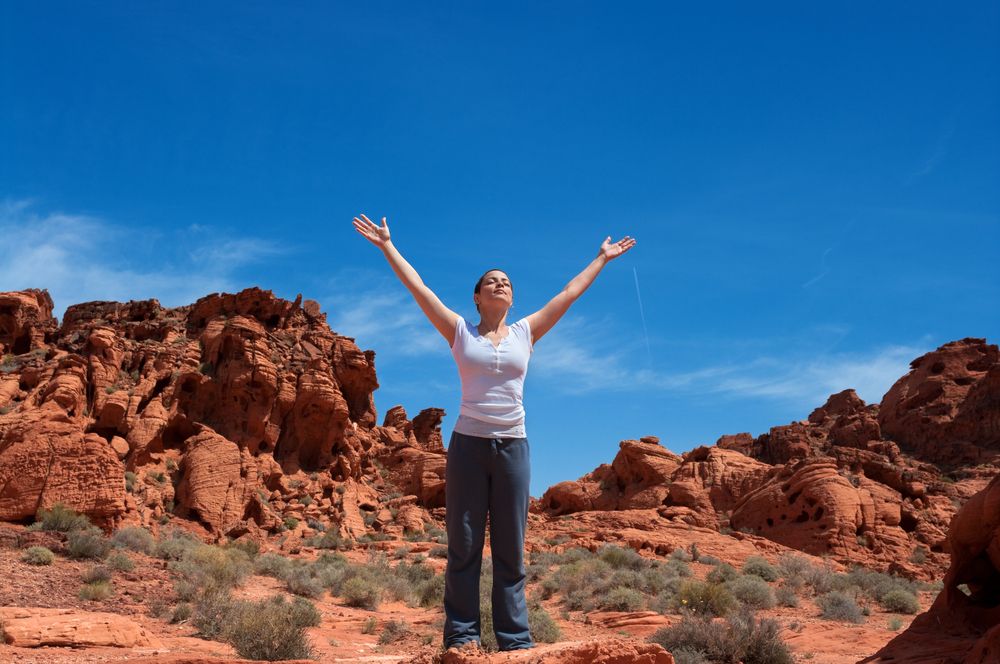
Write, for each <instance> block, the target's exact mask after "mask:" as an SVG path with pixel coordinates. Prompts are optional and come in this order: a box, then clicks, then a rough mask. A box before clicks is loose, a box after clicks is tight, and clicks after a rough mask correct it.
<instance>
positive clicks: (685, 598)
mask: <svg viewBox="0 0 1000 664" xmlns="http://www.w3.org/2000/svg"><path fill="white" fill-rule="evenodd" d="M736 604H737V602H736V598H735V597H733V594H732V593H731V592H730V591H729V589H728V588H727V587H726V586H725V585H723V584H717V583H706V582H704V581H698V580H695V579H688V580H686V581H684V583H682V584H681V586H680V588H679V589H678V591H677V595H676V597H675V598H674V602H673V608H674V609H676V610H678V611H681V612H690V613H694V614H696V615H701V616H725V615H727V614H729V613H730V612H731V611H732V610H733V609H735V608H736Z"/></svg>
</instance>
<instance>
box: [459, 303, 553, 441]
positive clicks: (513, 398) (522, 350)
mask: <svg viewBox="0 0 1000 664" xmlns="http://www.w3.org/2000/svg"><path fill="white" fill-rule="evenodd" d="M533 352H534V349H533V348H532V344H531V329H530V327H529V325H528V320H527V319H526V318H522V319H521V320H519V321H517V322H516V323H514V324H513V325H511V326H510V327H509V330H508V332H507V336H506V337H504V338H503V339H501V340H500V343H499V344H498V345H496V346H494V345H493V342H492V341H490V340H489V339H488V338H487V337H485V336H483V335H481V334H479V330H477V329H476V326H475V325H473V324H471V323H470V322H469V321H467V320H465V319H464V318H462V317H461V316H459V319H458V322H457V323H456V325H455V340H454V342H453V343H452V346H451V354H452V356H453V357H454V358H455V363H456V364H457V365H458V374H459V376H460V377H461V379H462V405H461V407H460V408H459V413H458V420H457V421H456V422H455V431H457V432H458V433H462V434H465V435H467V436H478V437H481V438H526V437H527V434H526V433H525V429H524V406H523V405H522V400H523V395H524V377H525V376H526V375H527V373H528V360H530V359H531V354H532V353H533Z"/></svg>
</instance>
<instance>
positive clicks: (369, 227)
mask: <svg viewBox="0 0 1000 664" xmlns="http://www.w3.org/2000/svg"><path fill="white" fill-rule="evenodd" d="M354 228H355V230H357V231H358V232H359V233H361V234H362V235H363V236H365V239H367V240H368V241H369V242H371V243H372V244H374V245H375V246H376V247H378V248H379V249H381V250H382V253H383V254H385V259H386V260H387V261H389V265H390V266H392V271H393V272H395V273H396V276H397V277H399V280H400V281H401V282H403V285H404V286H406V290H408V291H410V294H411V295H412V296H413V299H414V300H416V301H417V304H418V305H419V306H420V310H421V311H423V312H424V315H425V316H427V318H428V320H430V322H431V324H432V325H434V327H435V328H436V329H437V331H438V332H440V333H441V336H442V337H444V338H445V339H446V340H447V341H448V345H449V346H450V345H452V344H454V343H455V325H456V323H457V322H458V314H456V313H455V312H454V311H452V310H451V309H449V308H448V307H446V306H444V304H443V303H442V302H441V300H440V299H438V296H437V295H435V294H434V291H432V290H431V289H430V288H428V287H427V286H426V285H425V284H424V282H423V280H422V279H421V278H420V275H419V274H417V271H416V270H414V269H413V266H412V265H410V264H409V263H407V262H406V259H405V258H403V256H402V254H400V253H399V251H398V250H397V249H396V247H395V246H394V245H393V244H392V240H390V239H389V226H388V225H386V223H385V217H382V225H381V226H376V225H375V224H374V223H373V222H372V220H371V219H369V218H368V217H366V216H365V215H361V218H360V219H359V218H357V217H355V218H354Z"/></svg>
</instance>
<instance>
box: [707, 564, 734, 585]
mask: <svg viewBox="0 0 1000 664" xmlns="http://www.w3.org/2000/svg"><path fill="white" fill-rule="evenodd" d="M739 575H740V573H739V572H737V571H736V568H735V567H733V566H732V565H730V564H729V563H719V564H718V565H716V566H715V567H713V568H712V571H710V572H709V573H708V575H707V576H706V577H705V580H706V581H708V582H709V583H725V582H726V581H732V580H733V579H735V578H736V577H738V576H739Z"/></svg>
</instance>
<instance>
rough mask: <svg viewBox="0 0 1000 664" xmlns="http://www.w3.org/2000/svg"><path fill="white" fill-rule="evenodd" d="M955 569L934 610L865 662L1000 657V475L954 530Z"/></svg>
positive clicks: (981, 661) (976, 661) (968, 661)
mask: <svg viewBox="0 0 1000 664" xmlns="http://www.w3.org/2000/svg"><path fill="white" fill-rule="evenodd" d="M948 545H949V549H950V550H951V554H952V555H951V566H950V567H949V569H948V573H947V574H946V575H945V577H944V588H943V589H942V591H941V593H940V595H938V597H937V599H936V600H935V602H934V604H933V606H931V608H930V609H929V610H928V611H927V612H926V613H924V614H921V615H920V616H917V618H916V619H915V620H914V621H913V623H912V624H911V625H910V627H909V628H908V629H907V630H906V631H905V632H903V633H902V634H900V635H899V636H898V637H896V638H895V639H893V640H892V641H891V642H890V643H889V644H888V645H886V647H885V648H883V649H882V650H880V651H879V652H878V653H877V654H875V655H873V656H872V657H870V658H868V659H866V660H864V661H865V662H872V663H879V664H888V663H889V662H902V661H906V662H917V663H926V664H930V663H931V662H935V663H938V662H940V663H942V664H950V663H954V664H988V663H992V662H996V661H997V657H998V655H1000V476H997V477H995V478H994V479H993V481H992V482H990V484H989V486H987V487H986V488H985V489H984V490H983V491H981V492H979V493H977V494H976V495H975V496H973V497H972V498H971V499H970V500H969V501H968V502H967V503H966V504H965V506H964V507H962V509H961V510H960V511H959V512H958V514H957V515H956V516H955V519H954V521H952V524H951V529H950V530H949V532H948Z"/></svg>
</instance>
